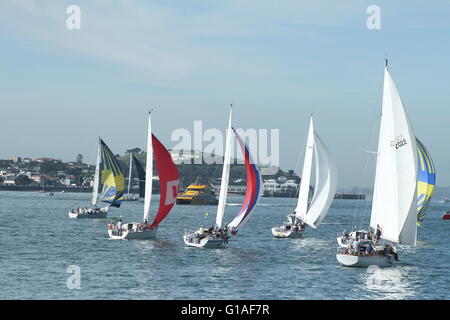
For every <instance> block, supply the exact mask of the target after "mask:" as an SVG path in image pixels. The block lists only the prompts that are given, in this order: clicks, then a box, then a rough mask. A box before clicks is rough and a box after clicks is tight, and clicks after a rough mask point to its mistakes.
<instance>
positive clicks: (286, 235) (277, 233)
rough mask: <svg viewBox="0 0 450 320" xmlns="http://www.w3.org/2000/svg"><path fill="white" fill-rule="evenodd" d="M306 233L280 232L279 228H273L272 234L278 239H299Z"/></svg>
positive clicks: (298, 231)
mask: <svg viewBox="0 0 450 320" xmlns="http://www.w3.org/2000/svg"><path fill="white" fill-rule="evenodd" d="M303 232H304V231H300V230H297V231H293V230H278V228H276V227H275V228H272V234H273V235H274V236H275V237H277V238H292V239H298V238H302V237H303Z"/></svg>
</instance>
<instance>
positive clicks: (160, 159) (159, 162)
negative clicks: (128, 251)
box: [108, 113, 180, 240]
mask: <svg viewBox="0 0 450 320" xmlns="http://www.w3.org/2000/svg"><path fill="white" fill-rule="evenodd" d="M153 157H155V162H156V169H157V170H158V176H159V183H160V187H161V193H160V198H159V208H158V212H157V214H156V216H155V218H154V220H153V222H152V223H151V224H150V223H148V218H149V214H150V204H151V200H152V184H153ZM179 187H180V176H179V173H178V169H177V167H176V165H175V163H174V162H173V159H172V156H171V155H170V153H169V152H168V151H167V149H166V148H165V147H164V146H163V145H162V143H161V142H160V141H159V140H158V139H157V138H156V137H155V135H154V134H153V133H152V126H151V113H149V117H148V138H147V163H146V176H145V200H144V217H143V221H142V222H130V223H125V224H122V223H121V221H119V222H117V224H110V225H108V234H109V237H110V238H112V239H128V240H131V239H153V238H155V237H156V233H157V231H158V227H159V224H160V223H161V221H163V220H164V219H165V218H166V217H167V215H168V214H169V212H170V211H171V210H172V208H173V206H174V205H175V202H176V198H177V195H178V190H179Z"/></svg>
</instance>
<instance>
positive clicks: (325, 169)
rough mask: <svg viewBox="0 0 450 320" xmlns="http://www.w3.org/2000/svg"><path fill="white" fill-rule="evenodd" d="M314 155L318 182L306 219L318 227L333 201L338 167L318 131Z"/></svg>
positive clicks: (315, 138)
mask: <svg viewBox="0 0 450 320" xmlns="http://www.w3.org/2000/svg"><path fill="white" fill-rule="evenodd" d="M314 156H315V166H316V184H315V186H314V196H313V198H312V200H311V203H310V205H309V210H308V212H307V214H306V219H305V220H304V221H305V223H307V224H308V225H309V226H311V227H313V228H317V227H318V226H319V225H320V223H321V222H322V220H323V219H324V218H325V216H326V215H327V212H328V209H329V208H330V205H331V202H333V198H334V195H335V193H336V186H337V169H336V165H335V163H334V161H333V159H332V157H331V155H330V152H329V151H328V148H327V147H326V145H325V144H324V143H323V141H322V139H320V137H319V136H318V135H317V134H316V133H314Z"/></svg>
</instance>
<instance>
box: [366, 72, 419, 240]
mask: <svg viewBox="0 0 450 320" xmlns="http://www.w3.org/2000/svg"><path fill="white" fill-rule="evenodd" d="M417 165H418V164H417V147H416V138H415V135H414V132H413V129H412V127H411V124H410V122H409V120H408V117H407V115H406V112H405V109H404V107H403V104H402V101H401V99H400V96H399V94H398V92H397V88H396V86H395V83H394V81H393V80H392V78H391V75H390V74H389V71H388V69H387V66H386V68H385V73H384V89H383V106H382V116H381V123H380V133H379V140H378V153H377V165H376V173H375V184H374V194H373V201H372V213H371V219H370V226H371V227H372V228H374V229H376V228H377V225H379V226H380V227H381V230H382V234H381V237H382V238H383V239H385V240H388V241H392V242H395V243H400V244H406V245H415V243H416V229H417V227H416V214H417V170H418V168H417Z"/></svg>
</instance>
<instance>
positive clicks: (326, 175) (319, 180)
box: [272, 117, 337, 238]
mask: <svg viewBox="0 0 450 320" xmlns="http://www.w3.org/2000/svg"><path fill="white" fill-rule="evenodd" d="M313 158H315V167H316V184H315V188H314V193H313V197H312V199H311V201H309V195H310V181H311V174H312V167H313ZM336 186H337V170H336V166H335V164H334V162H333V160H332V158H331V155H330V152H329V151H328V148H327V147H326V146H325V144H324V143H323V141H322V139H320V137H319V136H318V134H317V133H316V132H315V131H314V124H313V118H312V117H311V120H310V124H309V131H308V138H307V143H306V150H305V158H304V162H303V171H302V177H301V181H300V191H299V195H298V200H297V206H296V208H295V210H294V211H293V212H292V213H291V214H289V215H288V216H287V218H288V221H287V222H285V223H283V224H282V225H279V226H276V227H273V228H272V234H273V235H274V236H275V237H278V238H300V237H301V236H302V234H303V232H304V230H305V227H306V225H309V226H310V227H312V228H314V229H315V228H317V227H318V226H319V225H320V223H321V222H322V220H323V219H324V218H325V216H326V214H327V212H328V209H329V207H330V205H331V202H332V201H333V197H334V195H335V193H336Z"/></svg>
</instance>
